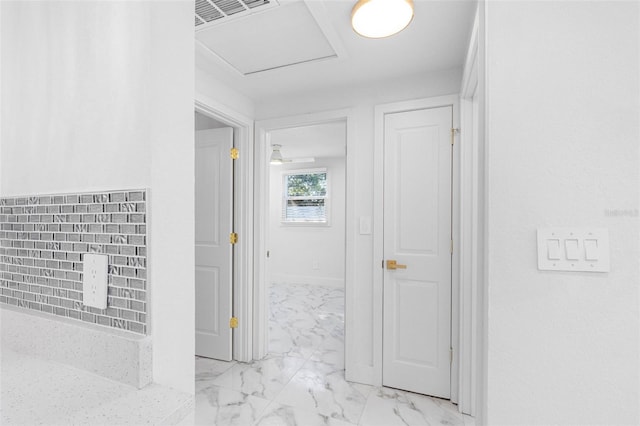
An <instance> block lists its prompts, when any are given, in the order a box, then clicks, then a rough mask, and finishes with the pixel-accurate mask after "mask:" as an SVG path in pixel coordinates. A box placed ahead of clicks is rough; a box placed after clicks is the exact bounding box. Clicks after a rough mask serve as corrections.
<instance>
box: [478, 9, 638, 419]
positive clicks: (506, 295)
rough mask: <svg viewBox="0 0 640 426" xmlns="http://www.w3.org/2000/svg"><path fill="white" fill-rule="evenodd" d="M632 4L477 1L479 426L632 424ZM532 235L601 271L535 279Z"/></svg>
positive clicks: (635, 170) (635, 241) (635, 107)
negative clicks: (483, 179)
mask: <svg viewBox="0 0 640 426" xmlns="http://www.w3.org/2000/svg"><path fill="white" fill-rule="evenodd" d="M639 7H640V6H639V4H638V3H637V2H535V1H532V2H487V10H486V12H487V15H486V16H487V23H486V29H487V34H486V37H487V40H486V43H487V45H486V52H487V53H486V54H487V61H486V64H487V65H486V66H487V78H488V80H487V126H488V129H487V130H488V134H487V143H488V170H489V172H488V173H489V174H488V178H489V181H488V191H489V192H488V213H489V233H488V239H489V247H488V257H489V264H488V266H489V271H488V285H489V289H488V297H489V298H488V352H487V356H488V371H487V374H488V378H487V382H488V393H487V407H486V408H487V410H486V422H487V424H491V425H507V424H508V425H514V424H527V425H532V424H540V425H542V424H620V425H622V424H639V423H640V414H639V412H638V411H639V409H640V408H639V407H640V404H639V403H638V401H639V396H640V395H639V389H638V388H639V373H638V368H639V359H640V356H639V355H640V354H639V352H638V350H639V347H638V345H639V329H638V327H639V324H638V301H639V299H638V296H639V295H638V291H639V290H638V276H639V275H638V273H639V269H640V263H639V262H640V247H639V240H638V235H639V231H640V225H639V218H638V213H637V212H638V208H639V204H640V203H639V192H640V191H639V190H640V186H639V177H640V175H639V171H640V167H639V145H638V140H639V138H640V132H639V129H640V126H639V124H640V121H639V111H640V103H639V102H640V101H639V96H638V93H639V89H640V84H639V83H640V82H639V79H640V69H639V64H640V62H639V61H640V57H639V53H640V49H639V47H640V32H639V12H640V11H639ZM617 209H620V210H629V211H631V213H628V214H625V215H622V216H608V215H607V210H617ZM544 226H567V227H571V226H575V227H604V228H608V229H609V233H610V244H611V265H612V266H611V272H609V273H604V274H598V273H566V272H542V271H538V270H537V263H536V228H538V227H544Z"/></svg>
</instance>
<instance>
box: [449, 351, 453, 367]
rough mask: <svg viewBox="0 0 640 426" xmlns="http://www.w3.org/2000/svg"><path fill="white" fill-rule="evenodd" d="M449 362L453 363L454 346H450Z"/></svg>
mask: <svg viewBox="0 0 640 426" xmlns="http://www.w3.org/2000/svg"><path fill="white" fill-rule="evenodd" d="M449 364H453V348H449Z"/></svg>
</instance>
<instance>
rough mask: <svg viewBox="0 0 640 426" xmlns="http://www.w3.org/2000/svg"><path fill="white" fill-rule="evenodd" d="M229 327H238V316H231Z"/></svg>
mask: <svg viewBox="0 0 640 426" xmlns="http://www.w3.org/2000/svg"><path fill="white" fill-rule="evenodd" d="M229 328H238V318H236V317H231V319H230V320H229Z"/></svg>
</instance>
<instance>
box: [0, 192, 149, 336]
mask: <svg viewBox="0 0 640 426" xmlns="http://www.w3.org/2000/svg"><path fill="white" fill-rule="evenodd" d="M146 199H147V197H146V192H145V191H143V190H139V191H112V192H102V193H91V194H64V195H42V196H31V197H11V198H0V303H4V304H8V305H14V306H19V307H22V308H26V309H34V310H38V311H42V312H46V313H49V314H54V315H60V316H64V317H67V318H72V319H75V320H80V321H85V322H90V323H95V324H100V325H104V326H107V327H113V328H118V329H124V330H129V331H132V332H135V333H141V334H145V333H146V327H147V324H146V319H147V315H146V301H147V282H146V277H147V273H146V267H147V259H146V254H147V250H146V219H147V218H146V213H145V212H146V205H145V204H146ZM90 252H92V253H105V254H108V255H109V265H110V266H109V277H108V286H109V289H108V290H109V297H108V304H107V309H104V310H100V309H97V308H92V307H87V306H84V305H83V304H82V269H83V268H82V258H83V254H84V253H90Z"/></svg>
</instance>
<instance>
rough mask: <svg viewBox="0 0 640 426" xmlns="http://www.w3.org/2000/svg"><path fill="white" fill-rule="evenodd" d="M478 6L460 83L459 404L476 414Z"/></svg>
mask: <svg viewBox="0 0 640 426" xmlns="http://www.w3.org/2000/svg"><path fill="white" fill-rule="evenodd" d="M478 84H479V80H478V11H476V16H475V20H474V23H473V29H472V31H471V39H470V41H469V49H468V51H467V57H466V60H465V65H464V72H463V77H462V86H461V89H460V119H461V123H462V131H461V134H460V163H461V168H460V181H459V184H460V194H461V197H460V212H461V215H462V216H461V219H460V265H459V267H460V302H459V303H460V306H461V307H462V309H461V310H460V339H461V342H463V344H461V347H460V360H459V361H460V376H459V389H460V393H459V399H458V409H459V411H460V412H462V413H465V414H469V415H472V416H475V415H476V389H477V374H478V364H477V359H478V340H477V339H478V329H477V321H476V319H477V315H478V309H479V305H478V291H479V290H478V289H479V288H480V287H479V286H480V284H481V283H482V263H483V250H482V248H483V243H482V241H483V240H482V238H483V237H482V236H483V231H482V223H483V219H482V213H481V198H480V197H481V196H482V192H481V191H482V189H481V186H480V175H481V173H482V165H483V160H482V158H481V150H480V147H479V140H478V139H479V135H478V133H477V131H478V130H479V123H478V120H479V117H478V111H477V109H478V107H479V105H478V103H477V100H478V98H477V96H478Z"/></svg>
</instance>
